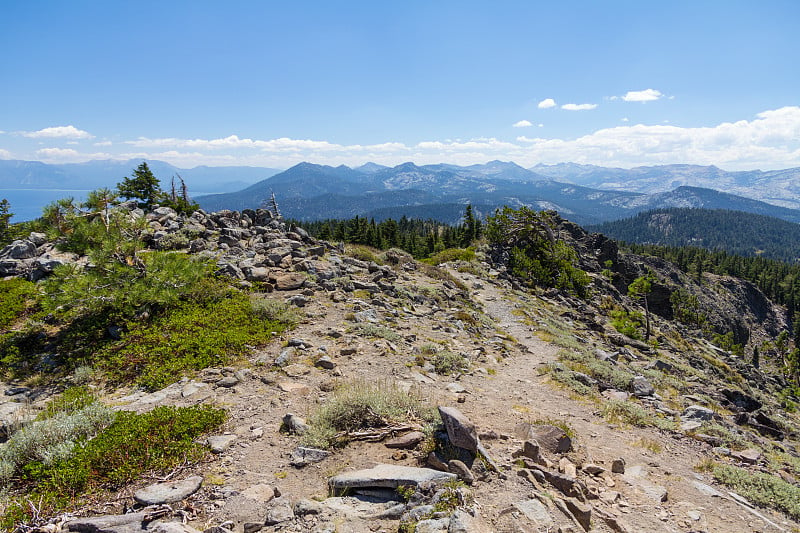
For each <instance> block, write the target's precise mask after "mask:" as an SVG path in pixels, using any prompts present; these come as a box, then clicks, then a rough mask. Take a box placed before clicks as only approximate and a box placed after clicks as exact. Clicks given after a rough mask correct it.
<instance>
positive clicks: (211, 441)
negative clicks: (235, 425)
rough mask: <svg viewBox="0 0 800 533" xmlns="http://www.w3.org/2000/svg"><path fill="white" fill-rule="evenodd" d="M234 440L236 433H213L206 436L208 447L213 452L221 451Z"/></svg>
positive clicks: (228, 446)
mask: <svg viewBox="0 0 800 533" xmlns="http://www.w3.org/2000/svg"><path fill="white" fill-rule="evenodd" d="M235 440H236V435H214V436H211V437H208V440H207V442H208V447H209V448H211V451H212V452H213V453H222V452H224V451H225V450H227V449H228V448H230V446H231V444H233V443H234V441H235Z"/></svg>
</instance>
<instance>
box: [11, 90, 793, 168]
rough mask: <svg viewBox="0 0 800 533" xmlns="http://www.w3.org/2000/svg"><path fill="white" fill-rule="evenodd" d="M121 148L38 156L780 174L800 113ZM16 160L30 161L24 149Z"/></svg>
mask: <svg viewBox="0 0 800 533" xmlns="http://www.w3.org/2000/svg"><path fill="white" fill-rule="evenodd" d="M576 105H577V104H576ZM590 105H591V104H590ZM120 147H122V148H120ZM126 147H127V148H126ZM113 148H114V149H115V150H116V151H115V152H114V153H106V152H96V153H84V152H81V151H80V150H79V149H74V148H61V147H43V148H39V149H38V150H36V151H34V152H33V153H32V154H31V155H32V156H33V157H34V158H36V159H39V160H42V161H46V162H52V163H56V162H62V163H65V162H80V161H88V160H92V159H122V160H127V159H141V158H146V159H158V160H163V161H167V162H169V163H172V164H174V165H176V166H179V167H184V168H186V167H193V166H197V165H209V166H219V165H250V166H267V167H278V168H286V167H289V166H291V165H294V164H296V163H299V162H301V161H311V162H314V163H321V164H328V165H339V164H345V165H360V164H363V163H366V162H368V161H373V162H376V163H380V164H386V165H396V164H399V163H402V162H405V161H414V162H416V163H419V164H430V163H453V164H462V165H469V164H475V163H485V162H486V161H490V160H493V159H501V160H506V161H515V162H517V163H518V164H520V165H523V166H533V165H535V164H537V163H548V164H553V163H559V162H564V161H573V162H576V163H589V164H596V165H603V166H620V167H633V166H639V165H660V164H672V163H690V164H698V165H717V166H720V167H722V168H725V169H728V170H745V169H754V168H761V169H777V168H787V167H798V166H800V106H790V107H783V108H780V109H774V110H768V111H764V112H762V113H759V114H757V115H756V116H755V117H754V118H752V119H751V120H739V121H736V122H723V123H721V124H717V125H715V126H708V127H695V128H685V127H680V126H675V125H667V124H655V125H646V124H628V123H624V124H622V125H620V126H616V127H609V128H603V129H599V130H596V131H594V132H591V133H589V134H587V135H584V136H581V137H578V138H573V139H562V138H546V137H525V136H518V137H516V138H515V139H513V140H505V139H501V138H496V137H484V138H476V139H467V140H435V139H432V140H423V141H419V142H417V143H415V144H413V143H412V144H407V143H401V142H383V143H376V144H337V143H335V142H330V141H326V140H315V139H291V138H288V137H281V138H277V139H251V138H241V137H239V136H237V135H228V136H225V137H220V138H216V139H181V138H173V137H165V138H149V137H140V138H138V139H134V140H129V141H125V142H122V143H114V145H113ZM106 149H107V150H110V148H106ZM15 155H16V156H17V157H18V158H21V159H22V158H25V157H20V156H21V155H22V154H20V153H18V151H16V150H15ZM10 156H11V154H10V153H9V151H8V150H5V149H0V158H5V159H8V158H10ZM28 158H30V157H28Z"/></svg>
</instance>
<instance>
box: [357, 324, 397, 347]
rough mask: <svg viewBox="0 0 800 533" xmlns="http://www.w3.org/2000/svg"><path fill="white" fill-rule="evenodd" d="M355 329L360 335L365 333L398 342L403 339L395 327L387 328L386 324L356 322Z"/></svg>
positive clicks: (366, 335) (367, 335)
mask: <svg viewBox="0 0 800 533" xmlns="http://www.w3.org/2000/svg"><path fill="white" fill-rule="evenodd" d="M353 329H354V330H355V332H356V333H357V334H359V335H363V336H365V337H379V338H381V339H386V340H387V341H390V342H398V341H400V340H402V338H403V337H402V336H401V335H400V334H399V333H397V332H396V331H394V330H393V329H390V328H387V327H385V326H378V325H377V324H370V323H368V322H362V323H360V324H356V325H355V326H354V327H353Z"/></svg>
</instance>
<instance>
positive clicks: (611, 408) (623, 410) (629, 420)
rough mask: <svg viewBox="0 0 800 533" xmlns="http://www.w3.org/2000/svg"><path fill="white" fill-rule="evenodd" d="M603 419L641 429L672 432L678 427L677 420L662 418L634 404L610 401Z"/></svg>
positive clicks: (605, 405)
mask: <svg viewBox="0 0 800 533" xmlns="http://www.w3.org/2000/svg"><path fill="white" fill-rule="evenodd" d="M601 414H602V415H603V417H604V418H605V419H606V420H608V421H609V422H611V423H612V424H624V425H631V426H639V427H648V426H651V427H655V428H658V429H664V430H671V429H675V428H676V427H677V424H676V423H675V420H673V419H669V418H663V417H660V416H658V415H656V414H654V413H651V412H649V411H648V410H647V409H645V408H644V407H642V406H641V405H638V404H636V403H633V402H629V401H620V400H610V401H608V402H606V403H605V404H604V405H603V408H602V410H601Z"/></svg>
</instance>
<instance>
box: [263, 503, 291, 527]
mask: <svg viewBox="0 0 800 533" xmlns="http://www.w3.org/2000/svg"><path fill="white" fill-rule="evenodd" d="M292 519H294V511H293V510H292V504H291V502H290V501H289V498H287V497H286V496H281V497H280V498H275V499H274V500H272V501H271V502H269V508H268V509H267V517H266V519H265V520H264V525H267V526H274V525H276V524H281V523H283V522H288V521H289V520H292Z"/></svg>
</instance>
